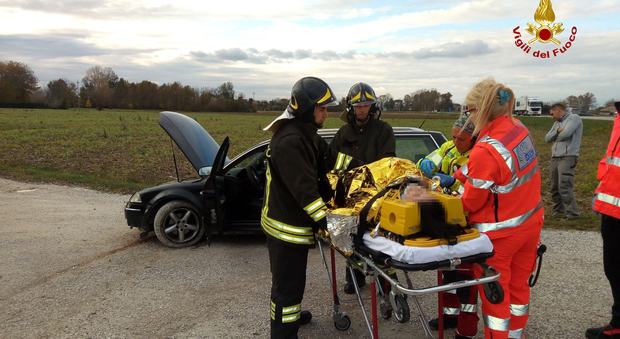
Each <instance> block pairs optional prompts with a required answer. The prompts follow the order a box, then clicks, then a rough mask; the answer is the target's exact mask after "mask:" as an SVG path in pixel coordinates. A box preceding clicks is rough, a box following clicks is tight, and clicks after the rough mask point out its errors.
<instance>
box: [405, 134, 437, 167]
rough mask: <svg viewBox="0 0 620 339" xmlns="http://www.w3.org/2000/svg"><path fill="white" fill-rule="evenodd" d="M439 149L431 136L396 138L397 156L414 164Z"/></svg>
mask: <svg viewBox="0 0 620 339" xmlns="http://www.w3.org/2000/svg"><path fill="white" fill-rule="evenodd" d="M436 149H437V145H435V142H434V141H433V138H432V137H431V136H430V135H417V136H402V137H397V138H396V156H398V157H399V158H404V159H409V160H412V161H414V162H416V163H417V162H418V160H420V159H422V158H424V157H425V156H427V155H428V154H430V153H431V152H432V151H434V150H436Z"/></svg>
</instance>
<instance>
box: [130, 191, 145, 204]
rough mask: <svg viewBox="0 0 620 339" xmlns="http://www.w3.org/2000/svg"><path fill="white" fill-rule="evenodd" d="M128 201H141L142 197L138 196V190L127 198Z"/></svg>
mask: <svg viewBox="0 0 620 339" xmlns="http://www.w3.org/2000/svg"><path fill="white" fill-rule="evenodd" d="M129 202H137V203H141V202H142V197H140V193H139V192H136V193H134V194H133V195H132V196H131V198H129Z"/></svg>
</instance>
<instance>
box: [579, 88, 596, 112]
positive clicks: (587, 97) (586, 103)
mask: <svg viewBox="0 0 620 339" xmlns="http://www.w3.org/2000/svg"><path fill="white" fill-rule="evenodd" d="M594 107H596V97H595V96H594V94H592V93H590V92H586V94H582V95H580V96H579V108H581V109H582V110H584V111H587V110H589V109H590V108H594Z"/></svg>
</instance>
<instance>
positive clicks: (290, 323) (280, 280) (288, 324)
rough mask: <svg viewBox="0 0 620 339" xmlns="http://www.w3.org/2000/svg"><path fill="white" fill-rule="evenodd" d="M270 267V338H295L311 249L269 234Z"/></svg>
mask: <svg viewBox="0 0 620 339" xmlns="http://www.w3.org/2000/svg"><path fill="white" fill-rule="evenodd" d="M267 247H268V248H269V264H270V268H271V338H272V339H296V338H297V331H298V330H299V326H300V323H299V318H300V315H301V301H302V299H303V296H304V289H305V288H306V266H307V264H308V248H307V247H306V248H299V247H292V246H288V245H286V244H285V243H284V242H282V241H279V240H275V239H272V238H270V237H267Z"/></svg>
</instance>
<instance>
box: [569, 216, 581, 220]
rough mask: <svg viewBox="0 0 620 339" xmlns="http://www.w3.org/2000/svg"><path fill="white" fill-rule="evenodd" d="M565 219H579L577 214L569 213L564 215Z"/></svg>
mask: <svg viewBox="0 0 620 339" xmlns="http://www.w3.org/2000/svg"><path fill="white" fill-rule="evenodd" d="M566 219H567V220H577V219H579V216H578V215H569V216H567V217H566Z"/></svg>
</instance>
